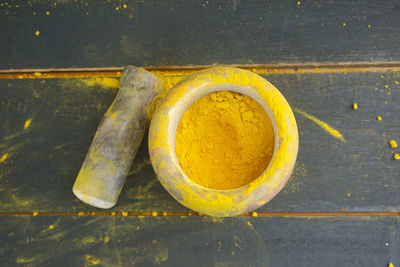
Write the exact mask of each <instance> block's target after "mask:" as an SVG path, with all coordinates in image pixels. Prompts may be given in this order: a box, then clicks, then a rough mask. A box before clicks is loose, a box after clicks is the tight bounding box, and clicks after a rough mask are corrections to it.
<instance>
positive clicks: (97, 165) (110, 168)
mask: <svg viewBox="0 0 400 267" xmlns="http://www.w3.org/2000/svg"><path fill="white" fill-rule="evenodd" d="M162 87H163V82H162V81H161V80H160V79H159V78H158V77H156V76H155V75H153V74H151V73H150V72H148V71H145V70H143V69H140V68H136V67H133V66H127V67H126V68H125V69H124V71H123V72H122V76H121V83H120V89H119V91H118V94H117V96H116V98H115V99H114V102H113V103H112V104H111V106H110V107H109V108H108V110H107V111H106V113H105V114H104V117H103V119H102V121H101V123H100V125H99V128H98V129H97V132H96V134H95V136H94V139H93V142H92V144H91V145H90V147H89V151H88V152H87V154H86V157H85V160H84V161H83V164H82V167H81V169H80V171H79V173H78V176H77V178H76V181H75V184H74V186H73V189H72V191H73V193H74V194H75V196H76V197H77V198H79V199H80V200H82V201H83V202H85V203H87V204H90V205H92V206H95V207H98V208H103V209H108V208H111V207H113V206H114V205H115V204H116V203H117V200H118V196H119V194H120V192H121V190H122V187H123V185H124V182H125V179H126V176H127V175H128V172H129V169H130V168H131V166H132V162H133V160H134V158H135V156H136V153H137V150H138V148H139V146H140V143H141V142H142V139H143V135H144V133H145V130H146V126H147V124H148V119H147V118H148V112H149V109H150V107H151V104H152V102H153V99H154V98H155V96H156V95H157V94H158V93H159V92H161V90H162Z"/></svg>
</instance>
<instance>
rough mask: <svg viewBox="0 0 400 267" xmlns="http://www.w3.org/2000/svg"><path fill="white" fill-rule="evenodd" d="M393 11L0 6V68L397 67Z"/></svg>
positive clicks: (235, 3)
mask: <svg viewBox="0 0 400 267" xmlns="http://www.w3.org/2000/svg"><path fill="white" fill-rule="evenodd" d="M54 3H55V4H54ZM123 4H126V8H124V6H123ZM117 9H118V10H117ZM46 11H49V12H50V14H49V15H46ZM33 12H35V14H36V15H34V14H33ZM399 12H400V3H399V2H398V1H395V0H379V1H377V0H369V1H365V0H353V1H348V0H337V1H300V5H297V1H296V0H290V1H288V0H285V1H280V0H274V1H261V0H258V1H240V0H221V1H213V0H210V1H206V0H201V1H184V0H179V1H175V0H174V1H157V0H151V1H149V0H146V1H116V0H112V1H106V0H100V1H99V0H88V1H73V0H62V1H56V0H54V1H27V2H24V1H13V0H10V1H7V2H5V1H2V2H1V4H0V25H1V27H0V36H1V38H0V68H1V69H9V68H49V67H58V68H60V67H104V66H106V67H110V66H123V65H126V64H134V65H137V66H143V65H188V64H195V65H202V64H203V65H204V64H213V63H219V64H252V63H260V64H266V63H284V62H350V61H399V60H400V50H399V49H398V47H399V45H400V43H399V35H400V28H399V27H398V26H399V25H400V16H398V13H399ZM368 25H371V26H370V27H368ZM37 30H39V31H40V34H39V35H38V36H36V35H35V32H36V31H37Z"/></svg>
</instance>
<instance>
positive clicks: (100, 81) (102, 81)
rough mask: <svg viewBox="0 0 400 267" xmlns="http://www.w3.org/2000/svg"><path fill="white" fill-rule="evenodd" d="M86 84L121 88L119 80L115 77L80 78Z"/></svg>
mask: <svg viewBox="0 0 400 267" xmlns="http://www.w3.org/2000/svg"><path fill="white" fill-rule="evenodd" d="M80 81H81V82H82V83H83V84H84V85H86V86H95V85H98V86H102V87H110V88H119V80H118V79H113V78H108V77H105V78H100V77H98V78H91V79H82V80H80Z"/></svg>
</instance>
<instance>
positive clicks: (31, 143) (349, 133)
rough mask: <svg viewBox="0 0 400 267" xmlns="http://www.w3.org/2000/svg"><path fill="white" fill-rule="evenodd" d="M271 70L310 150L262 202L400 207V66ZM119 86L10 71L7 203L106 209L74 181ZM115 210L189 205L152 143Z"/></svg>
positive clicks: (3, 132)
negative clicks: (83, 196) (159, 164)
mask: <svg viewBox="0 0 400 267" xmlns="http://www.w3.org/2000/svg"><path fill="white" fill-rule="evenodd" d="M265 77H266V78H267V79H269V80H270V81H271V82H273V83H274V84H275V85H276V86H277V87H278V88H279V89H280V90H281V91H282V93H283V94H284V95H285V97H286V98H287V99H288V101H289V103H290V104H291V105H292V107H293V108H296V110H297V112H295V115H296V119H297V122H298V126H299V134H300V151H299V156H298V162H297V164H296V167H295V170H294V173H293V175H292V178H291V179H290V180H289V183H288V184H287V185H286V187H285V188H284V189H283V191H282V192H281V193H279V194H278V195H277V196H276V197H275V198H274V199H273V200H272V201H271V202H270V203H268V204H267V205H265V206H264V207H262V208H261V209H260V211H265V212H332V211H336V212H341V211H345V212H349V211H350V212H355V211H368V212H380V211H400V206H399V203H400V195H399V194H398V190H399V188H400V181H399V179H398V177H399V173H400V164H399V162H398V161H395V160H393V158H392V155H393V152H397V153H399V152H400V150H399V149H391V148H390V147H389V145H388V141H389V140H390V139H395V140H397V141H398V142H399V141H400V135H399V131H398V130H399V128H398V127H399V117H398V115H397V114H399V111H400V110H399V109H400V106H399V105H398V103H399V101H400V86H399V85H398V84H396V83H395V81H400V74H399V73H398V72H384V73H349V74H346V73H335V74H302V75H301V74H279V75H266V76H265ZM385 85H387V86H388V88H385ZM117 87H118V83H117V79H113V78H93V79H61V78H60V79H23V80H0V95H1V96H2V98H1V99H0V140H1V141H0V158H2V157H3V156H4V155H5V154H7V158H6V159H4V160H3V162H1V163H0V182H1V186H0V190H1V194H0V211H8V212H18V211H20V212H22V211H44V212H76V211H88V212H91V211H96V210H97V209H95V208H91V207H89V206H87V205H85V204H83V203H81V202H80V201H79V200H77V199H75V197H74V196H73V194H72V192H71V188H72V185H73V182H74V180H75V177H76V175H77V173H78V171H79V168H80V165H81V164H82V161H83V158H84V156H85V153H86V151H87V149H88V147H89V145H90V142H91V140H92V138H93V135H94V133H95V131H96V128H97V126H98V124H99V122H100V119H101V117H102V114H103V113H104V111H105V110H106V109H107V107H108V105H110V103H111V102H112V100H113V98H114V97H115V94H116V92H117ZM389 93H390V94H391V95H390V96H388V94H389ZM354 101H355V102H357V103H358V104H359V109H358V110H352V108H351V105H352V103H353V102H354ZM385 101H387V104H385ZM299 112H302V113H299ZM304 112H306V113H307V114H309V115H312V116H315V117H316V118H318V119H320V120H321V121H323V122H326V123H328V124H329V125H330V126H331V127H333V128H335V129H337V130H338V131H339V132H340V133H341V134H342V135H343V137H344V138H345V140H346V142H342V141H341V140H340V139H337V138H335V137H334V136H332V135H331V134H330V133H329V132H326V131H325V130H324V129H323V128H321V127H320V126H318V125H317V124H316V123H315V122H313V121H312V120H310V119H309V118H307V117H305V116H304ZM377 115H380V116H382V118H383V120H382V121H377V120H376V116H377ZM28 122H29V127H26V129H24V126H28V125H27V124H28ZM145 140H146V139H145ZM111 211H131V212H152V211H158V212H163V211H170V212H180V211H185V212H186V211H188V210H187V209H186V208H185V207H183V206H182V205H180V204H179V203H177V202H176V201H175V200H174V199H172V197H170V195H169V194H168V193H167V192H166V191H165V190H164V189H163V188H162V186H161V185H160V183H159V182H158V180H157V179H156V177H155V174H154V172H153V170H152V167H151V165H150V161H149V158H148V151H147V143H146V142H145V143H143V145H142V146H141V149H140V151H139V155H138V157H137V158H136V160H135V162H134V165H133V167H132V170H131V174H130V176H129V177H128V179H127V182H126V184H125V186H124V189H123V191H122V194H121V196H120V200H119V202H118V204H117V206H116V207H115V208H113V209H112V210H111Z"/></svg>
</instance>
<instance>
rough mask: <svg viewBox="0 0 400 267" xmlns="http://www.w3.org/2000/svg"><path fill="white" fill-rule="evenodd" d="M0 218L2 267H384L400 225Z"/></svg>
mask: <svg viewBox="0 0 400 267" xmlns="http://www.w3.org/2000/svg"><path fill="white" fill-rule="evenodd" d="M1 220H2V227H1V230H0V238H1V239H2V240H3V242H2V247H1V249H0V256H1V258H2V262H3V266H14V265H17V266H19V265H26V266H93V265H98V266H152V265H155V266H158V265H161V266H188V265H190V266H254V267H258V266H299V267H302V266H304V267H308V266H332V267H336V266H352V267H357V266H360V267H361V266H362V267H369V266H371V267H386V266H387V262H388V261H392V262H393V263H394V264H399V255H400V247H399V244H400V232H399V227H400V221H399V218H389V217H384V218H329V219H317V218H314V219H309V218H303V219H300V218H297V219H295V218H273V219H268V218H248V217H238V218H228V219H217V220H216V219H213V218H210V217H184V218H181V217H147V218H137V217H111V216H106V217H65V216H61V217H57V216H51V217H25V216H22V217H2V218H1ZM395 266H398V265H395Z"/></svg>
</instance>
